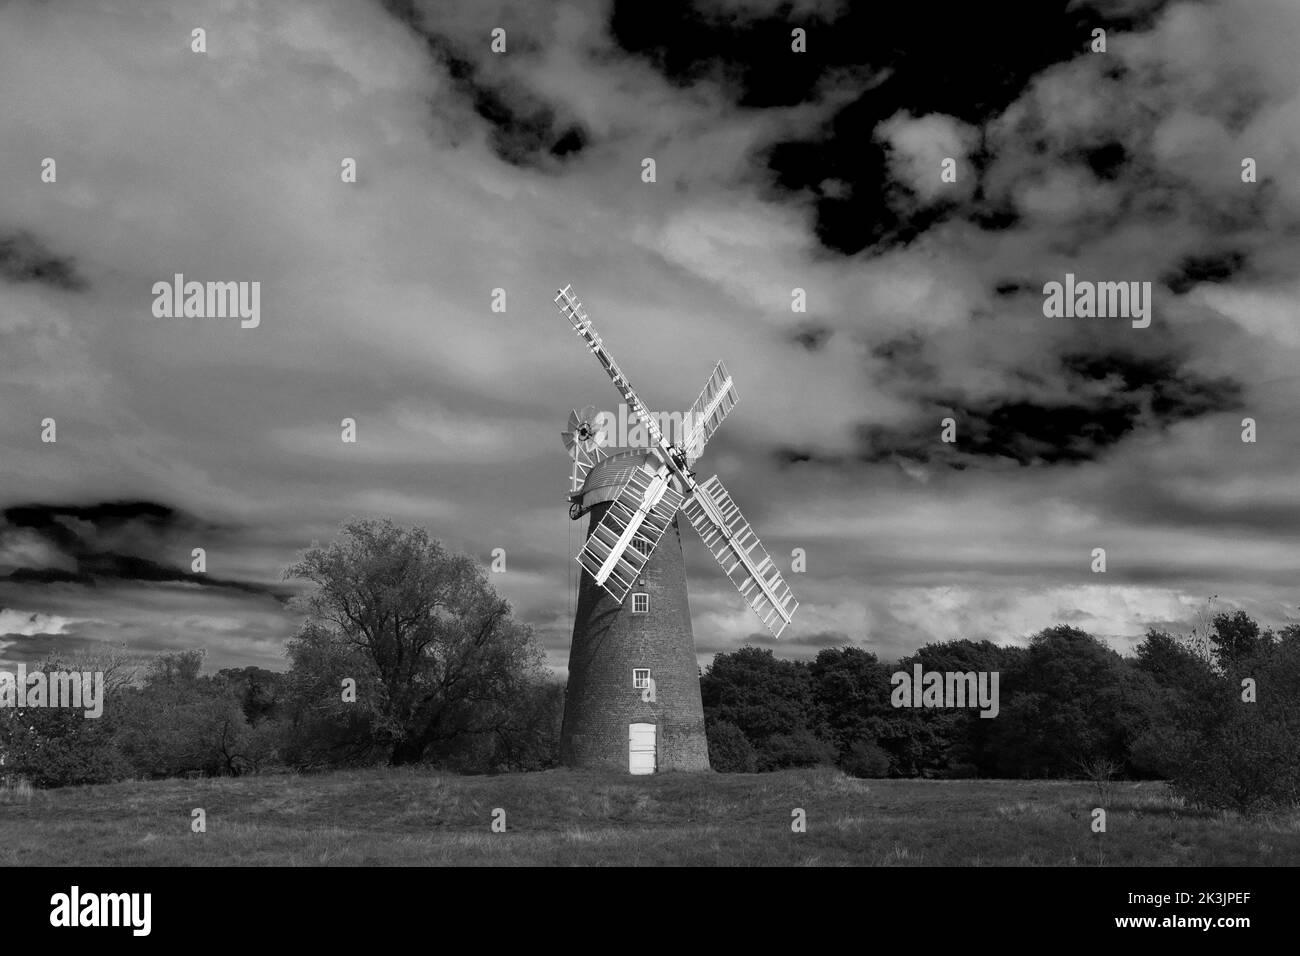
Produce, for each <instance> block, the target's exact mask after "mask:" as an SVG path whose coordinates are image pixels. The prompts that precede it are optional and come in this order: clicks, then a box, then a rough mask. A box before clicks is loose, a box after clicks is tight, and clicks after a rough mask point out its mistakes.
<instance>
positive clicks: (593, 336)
mask: <svg viewBox="0 0 1300 956" xmlns="http://www.w3.org/2000/svg"><path fill="white" fill-rule="evenodd" d="M555 305H556V307H557V308H559V310H560V312H561V313H562V314H563V315H564V317H565V318H567V319H568V320H569V324H570V325H572V326H573V331H575V332H577V333H578V335H580V336H581V337H582V339H583V341H584V342H586V343H587V348H588V349H590V350H591V354H592V355H594V356H596V360H597V361H598V362H600V364H601V367H603V368H604V369H605V374H607V375H608V376H609V378H610V381H612V382H613V383H614V387H615V388H616V389H618V392H619V394H620V395H622V396H623V401H624V402H626V403H627V407H628V410H629V411H630V412H631V413H632V414H633V415H634V416H635V417H636V420H637V421H638V422H640V423H641V424H642V425H643V426H644V427H645V430H646V432H647V434H649V436H650V439H651V442H652V443H653V445H654V446H655V447H656V448H662V449H665V450H666V449H667V445H668V443H667V442H665V441H664V436H663V432H662V431H660V430H659V423H658V422H656V421H655V420H654V416H653V415H651V414H650V409H648V408H646V406H645V403H644V402H643V401H641V399H640V397H639V396H638V395H637V393H636V392H635V390H633V388H632V383H631V382H629V381H628V380H627V376H626V375H624V374H623V370H622V369H621V368H619V367H618V363H617V362H615V361H614V356H613V355H611V354H610V352H609V349H607V348H605V343H604V340H603V339H601V337H600V336H599V335H598V334H597V333H596V330H595V329H594V328H592V325H591V319H589V318H587V311H586V310H585V309H584V308H583V307H582V303H581V302H579V301H578V298H577V296H575V295H574V294H573V287H572V286H569V285H566V286H565V287H564V288H563V289H561V290H560V291H559V292H557V293H555Z"/></svg>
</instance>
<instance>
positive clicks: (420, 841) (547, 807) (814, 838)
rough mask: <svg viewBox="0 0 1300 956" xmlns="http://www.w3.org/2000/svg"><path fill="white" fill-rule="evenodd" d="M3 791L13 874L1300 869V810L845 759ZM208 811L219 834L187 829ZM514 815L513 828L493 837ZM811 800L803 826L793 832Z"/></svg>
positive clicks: (5, 858) (0, 834)
mask: <svg viewBox="0 0 1300 956" xmlns="http://www.w3.org/2000/svg"><path fill="white" fill-rule="evenodd" d="M20 786H21V784H15V785H14V786H12V787H10V786H8V785H6V787H5V789H4V790H0V802H3V803H5V804H6V805H7V806H6V808H5V810H4V811H3V812H2V813H0V866H33V865H110V864H114V865H139V866H163V865H182V866H184V865H198V866H221V865H231V864H237V865H262V864H279V865H290V866H350V865H363V864H365V865H483V866H502V865H566V864H576V865H647V866H648V865H661V864H680V865H706V864H731V865H781V866H842V865H873V866H1006V865H1011V866H1097V865H1105V866H1134V865H1144V866H1169V865H1250V864H1268V865H1273V866H1278V865H1296V864H1297V863H1300V814H1290V815H1278V816H1273V817H1265V818H1259V819H1254V820H1249V819H1244V818H1240V817H1237V816H1235V815H1232V814H1223V813H1197V812H1193V811H1190V810H1189V809H1188V808H1186V807H1185V806H1183V805H1182V803H1181V802H1180V801H1178V800H1177V799H1175V798H1173V797H1171V796H1170V795H1169V794H1168V792H1167V791H1166V789H1165V787H1164V786H1163V785H1161V784H1154V783H1144V784H1137V785H1134V784H1129V783H1122V784H1117V785H1116V787H1115V789H1114V791H1113V793H1112V794H1111V799H1110V801H1109V804H1108V805H1107V806H1106V811H1107V832H1106V833H1105V834H1094V833H1092V832H1091V829H1090V826H1089V825H1090V823H1091V812H1092V809H1093V807H1094V806H1096V805H1097V793H1096V790H1095V788H1094V787H1093V786H1092V785H1091V784H1090V783H1087V782H1083V781H1080V782H1049V781H980V780H959V781H910V780H871V781H863V780H854V779H852V778H849V777H845V776H843V775H842V774H840V773H838V772H835V771H831V770H810V771H788V772H784V773H778V774H763V775H757V774H734V775H721V774H717V775H714V774H710V775H683V774H662V775H658V776H654V777H638V778H632V777H627V776H623V775H606V774H601V773H593V772H583V771H570V770H555V771H548V772H546V773H537V774H509V775H501V776H484V777H455V776H450V775H445V774H440V773H436V772H433V771H429V770H424V769H403V770H388V769H376V770H365V771H345V772H339V773H332V774H323V775H320V776H264V777H253V778H241V779H217V780H167V781H155V782H135V783H121V784H114V785H111V786H96V787H70V788H66V789H61V790H52V791H36V792H35V793H34V794H33V793H32V791H31V789H30V787H28V788H26V790H25V791H21V792H25V794H26V796H18V794H19V793H20V789H19V787H20ZM196 807H201V808H202V809H203V810H204V811H205V812H206V816H207V831H206V832H205V833H200V834H195V833H192V832H191V831H190V821H191V811H192V810H193V809H194V808H196ZM498 807H500V808H502V809H504V810H505V811H506V825H507V829H506V832H505V833H494V832H492V830H491V822H492V811H493V810H494V809H495V808H498ZM796 807H798V808H802V809H803V810H804V811H805V812H806V815H807V832H805V833H793V832H791V829H790V824H791V819H792V818H791V811H792V810H793V809H794V808H796Z"/></svg>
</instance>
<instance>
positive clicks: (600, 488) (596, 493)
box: [579, 449, 658, 508]
mask: <svg viewBox="0 0 1300 956" xmlns="http://www.w3.org/2000/svg"><path fill="white" fill-rule="evenodd" d="M647 462H651V464H650V467H651V468H652V469H653V468H654V467H655V465H656V464H657V463H658V459H657V458H655V456H654V455H652V454H650V453H649V452H647V451H644V450H641V449H636V450H633V451H622V452H618V453H616V454H613V455H611V456H610V457H608V458H606V459H604V460H602V461H601V462H599V463H598V464H596V465H593V466H592V469H591V471H589V472H587V480H586V481H584V482H583V483H582V491H581V492H579V495H580V496H581V500H582V506H583V507H584V508H590V507H591V506H592V505H598V504H600V503H601V502H602V501H613V500H614V499H615V498H616V497H618V492H619V489H620V488H622V487H623V484H624V483H625V482H626V481H627V479H628V478H629V477H630V476H631V474H632V473H633V472H634V471H636V470H637V469H638V468H641V467H643V466H644V465H646V463H647Z"/></svg>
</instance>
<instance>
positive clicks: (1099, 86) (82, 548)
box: [0, 0, 1300, 669]
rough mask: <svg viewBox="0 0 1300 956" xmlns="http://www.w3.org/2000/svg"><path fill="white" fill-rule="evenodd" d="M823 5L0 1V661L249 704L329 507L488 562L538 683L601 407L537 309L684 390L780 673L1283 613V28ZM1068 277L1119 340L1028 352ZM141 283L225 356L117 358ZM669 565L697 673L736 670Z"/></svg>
mask: <svg viewBox="0 0 1300 956" xmlns="http://www.w3.org/2000/svg"><path fill="white" fill-rule="evenodd" d="M856 6H857V9H850V8H849V7H848V6H847V5H845V4H842V3H836V2H829V0H828V2H821V0H795V2H793V3H791V2H789V0H787V2H782V3H777V2H772V0H695V2H694V3H682V2H662V3H656V4H644V3H639V4H637V3H610V2H608V0H568V2H563V3H556V4H538V3H531V2H525V0H514V2H482V0H463V2H458V3H452V2H446V0H437V2H428V3H418V2H416V3H412V2H401V0H393V2H390V3H380V2H374V3H362V2H347V3H344V2H338V3H321V2H318V0H275V2H269V0H268V2H253V0H244V2H230V3H217V2H193V3H186V2H176V3H169V4H167V5H166V6H165V7H160V6H158V5H153V4H144V3H139V2H136V3H125V2H119V3H113V2H105V3H99V4H93V5H91V4H48V3H35V2H22V0H18V2H14V3H9V4H6V5H4V6H3V7H0V103H2V104H3V108H0V176H3V189H0V659H3V660H5V661H16V660H20V659H23V660H31V659H34V658H39V657H41V656H43V655H44V654H45V653H46V652H47V651H48V650H51V649H59V650H65V651H67V650H73V651H75V650H85V649H93V648H95V647H97V646H99V645H101V644H107V645H111V646H113V647H116V648H125V649H126V650H128V651H129V652H131V653H138V654H152V653H157V652H160V651H164V650H176V649H183V648H189V647H205V648H207V651H208V662H209V664H210V665H212V666H218V667H220V666H232V665H243V664H259V665H263V666H270V667H283V666H284V660H283V656H282V653H283V646H284V642H285V640H286V639H287V638H288V637H289V636H291V635H292V633H293V632H294V630H295V629H296V627H297V625H298V616H297V614H296V613H295V612H294V611H293V610H292V609H291V608H290V607H288V606H287V603H286V602H287V600H288V599H289V598H290V597H291V596H292V594H293V593H294V589H293V587H292V586H291V585H289V584H287V583H286V582H284V581H283V580H282V577H281V572H282V570H283V569H284V568H285V567H286V566H287V565H288V564H290V563H291V562H292V561H293V560H294V558H295V556H296V554H297V553H298V552H299V551H300V550H301V549H303V548H305V547H307V546H309V545H310V544H311V543H312V542H313V540H318V541H321V542H325V541H328V540H329V539H330V538H331V537H332V536H333V535H334V533H335V532H336V530H337V528H338V526H339V524H340V523H341V522H342V521H343V520H344V519H345V518H347V517H348V516H351V515H355V516H392V517H393V518H394V519H395V520H397V521H398V522H400V523H403V524H408V525H409V524H419V525H423V526H425V527H427V528H428V529H429V530H430V533H431V534H433V535H434V536H435V537H438V538H440V539H441V540H442V541H443V542H444V543H446V544H447V545H448V546H449V547H452V548H455V549H458V550H466V551H470V552H472V553H474V554H476V555H478V556H480V557H481V559H482V560H483V561H484V563H485V564H486V563H487V561H488V560H489V558H490V555H491V553H492V550H493V549H494V548H504V549H505V551H506V554H507V571H506V573H504V574H497V575H494V576H493V582H494V583H495V584H496V585H497V587H498V588H499V589H500V591H501V592H502V593H503V594H504V595H505V596H507V597H508V598H509V599H510V600H511V602H512V603H513V605H514V607H515V609H516V613H517V614H518V616H520V617H521V618H523V619H524V620H527V621H529V622H531V623H532V624H533V625H534V626H535V628H536V630H537V633H538V634H539V636H540V637H541V638H542V639H543V640H544V642H545V644H546V646H547V648H548V651H549V652H550V655H551V660H552V662H553V663H554V664H555V665H556V666H557V668H559V669H563V666H564V663H565V658H566V655H567V646H568V638H569V629H570V627H571V617H570V597H571V595H570V587H571V583H572V573H571V570H570V569H571V568H576V565H574V564H573V563H572V560H571V555H572V554H573V553H574V552H575V551H576V548H577V546H578V538H579V534H580V530H579V528H578V526H577V525H576V524H572V523H571V522H570V521H569V519H568V515H567V508H566V502H565V500H564V492H565V490H566V487H567V472H568V460H567V458H566V456H565V453H564V450H563V448H562V446H561V444H560V441H559V437H558V432H559V431H560V429H561V428H562V427H563V425H564V421H565V418H566V416H567V413H568V411H569V409H570V408H571V407H574V406H578V407H581V406H583V405H585V404H594V405H596V406H598V407H600V408H611V409H612V408H614V407H616V406H615V402H616V399H617V395H616V393H615V392H614V390H613V388H612V386H611V385H610V383H609V382H608V380H607V379H606V378H605V376H604V374H603V373H602V372H601V370H600V368H599V366H598V365H597V364H596V362H595V361H594V360H593V359H592V358H591V356H590V355H589V354H588V353H587V352H586V351H585V350H584V349H583V348H582V347H581V345H580V343H579V341H578V340H577V338H576V337H575V336H574V335H573V334H572V332H571V331H570V330H569V329H568V326H567V325H566V323H565V322H564V320H563V318H562V317H561V316H560V315H559V314H558V313H557V312H556V311H555V309H554V306H553V305H552V302H551V298H552V296H553V294H554V290H555V288H556V287H557V286H559V285H563V284H565V283H567V282H572V283H573V285H574V288H575V289H576V290H577V291H578V293H579V295H580V296H581V297H582V298H583V300H584V301H585V303H586V304H587V307H588V310H589V312H590V314H591V317H592V319H593V321H594V322H595V324H596V326H597V328H598V329H599V330H600V332H601V333H602V334H603V335H604V337H605V340H606V342H607V344H609V345H610V347H611V348H612V350H613V352H614V354H615V355H616V357H617V358H618V359H619V361H620V363H621V364H622V366H623V368H624V370H625V371H626V372H627V373H628V374H629V375H630V377H631V379H632V381H633V383H634V384H635V385H636V386H637V388H638V389H639V391H640V392H641V394H642V397H643V398H645V399H646V401H647V402H648V403H649V404H650V405H651V406H652V407H656V408H663V409H669V410H684V409H685V408H686V407H687V406H688V405H689V403H690V402H691V401H692V400H693V399H694V397H695V395H696V394H697V393H698V391H699V389H700V387H701V386H702V384H703V382H704V380H705V378H706V377H707V375H708V373H709V371H710V369H711V368H712V365H713V363H714V362H715V361H716V360H717V359H719V358H722V359H725V360H726V362H727V364H728V367H729V369H730V371H731V372H732V374H733V375H734V376H735V378H736V381H737V389H738V391H739V394H740V404H739V405H738V406H737V408H736V410H735V411H734V412H733V413H732V415H731V417H730V418H729V419H728V420H727V422H726V424H725V425H724V426H723V427H722V429H721V430H720V431H719V432H718V434H717V435H716V437H715V438H714V439H713V441H712V443H711V444H710V446H709V449H708V451H707V453H706V455H705V457H704V459H703V460H702V461H701V463H700V470H701V476H702V477H703V476H707V475H709V474H712V473H714V472H715V471H716V472H717V473H718V474H719V475H720V476H721V477H722V479H723V481H724V482H725V483H726V485H727V487H728V489H729V490H730V491H731V493H732V495H733V497H734V498H735V499H736V501H737V502H738V503H739V504H740V506H741V507H742V508H743V509H744V510H745V512H746V515H747V516H748V517H749V518H750V520H751V521H752V522H753V524H754V526H755V529H756V530H757V531H758V533H759V534H760V535H761V536H762V538H763V540H764V542H765V544H766V545H767V546H768V548H769V550H770V551H771V552H772V553H773V555H776V556H785V560H787V562H788V556H789V554H790V552H791V550H792V549H794V548H803V549H805V550H806V552H807V572H806V573H803V574H788V575H787V579H788V580H789V583H790V584H791V586H792V587H793V588H794V590H795V592H796V594H797V596H798V597H799V599H800V601H801V606H800V608H799V611H798V615H797V617H796V619H795V621H794V623H793V624H792V625H791V626H790V627H789V628H788V629H787V630H786V632H785V636H784V637H783V638H782V640H781V642H780V645H779V650H778V653H783V654H788V655H791V656H807V655H810V654H813V653H815V652H816V651H817V649H818V648H820V647H822V646H827V645H834V644H841V643H845V642H852V643H855V644H859V645H861V646H863V647H866V648H869V649H871V650H874V651H876V652H878V653H880V654H881V655H883V656H886V657H892V656H895V655H897V654H900V653H904V652H906V651H908V650H911V649H913V648H915V647H916V646H918V645H920V644H922V643H925V642H927V641H930V640H948V639H954V638H959V637H970V638H984V637H988V638H991V639H993V640H996V641H999V642H1017V641H1023V640H1024V639H1025V638H1026V637H1027V636H1028V635H1030V634H1031V633H1033V632H1034V631H1036V630H1038V629H1040V628H1043V627H1046V626H1050V625H1054V624H1058V623H1070V624H1075V625H1077V626H1080V627H1083V628H1085V629H1087V630H1090V631H1092V632H1093V633H1096V634H1098V635H1101V636H1104V637H1106V638H1107V639H1108V640H1110V641H1111V642H1112V644H1113V645H1114V646H1115V647H1116V648H1117V649H1119V650H1125V649H1127V648H1129V647H1131V645H1132V643H1133V641H1134V640H1135V639H1136V638H1138V637H1140V635H1141V634H1142V633H1143V632H1144V631H1145V629H1146V628H1148V627H1150V626H1152V625H1155V626H1167V627H1171V628H1175V629H1179V630H1185V629H1186V628H1187V627H1188V626H1190V621H1191V619H1192V617H1193V615H1194V613H1195V611H1196V608H1197V607H1198V606H1200V605H1202V604H1204V602H1205V600H1206V598H1207V597H1208V596H1209V595H1212V594H1214V595H1218V602H1217V603H1218V604H1219V605H1220V606H1223V607H1243V608H1245V609H1247V610H1248V611H1250V612H1251V613H1252V614H1255V615H1257V616H1259V617H1260V618H1261V619H1262V620H1264V621H1266V622H1268V623H1270V624H1273V625H1278V624H1282V623H1285V622H1288V621H1295V620H1300V611H1298V610H1297V605H1298V604H1300V585H1297V580H1300V483H1298V482H1297V480H1296V471H1297V469H1296V465H1297V463H1300V421H1297V418H1296V415H1295V414H1294V411H1293V410H1294V409H1295V408H1296V406H1297V398H1298V397H1300V382H1298V380H1297V377H1296V373H1295V368H1296V366H1297V359H1298V358H1300V321H1298V320H1300V316H1297V311H1296V306H1297V302H1298V300H1300V176H1297V175H1296V170H1297V168H1298V167H1300V57H1297V56H1296V50H1297V48H1300V4H1297V3H1295V2H1294V0H1208V2H1202V0H1197V2H1168V0H1026V2H1022V3H1002V4H996V5H991V6H994V7H996V8H997V9H999V10H1002V11H1004V12H1001V13H997V14H990V13H988V12H987V8H988V7H989V6H990V5H979V4H970V3H960V4H952V5H948V4H944V3H936V2H929V3H924V2H917V3H906V4H898V5H896V6H897V7H898V8H899V10H896V11H895V12H887V11H886V10H885V9H883V8H884V5H882V4H874V3H873V4H866V3H862V4H858V5H856ZM196 27H201V28H203V29H204V30H205V31H206V45H207V51H206V53H196V52H193V51H192V50H191V31H192V30H193V29H194V28H196ZM498 27H499V28H502V29H504V30H505V31H506V52H505V53H494V52H492V50H491V42H492V39H491V33H492V31H493V29H494V28H498ZM795 27H800V28H803V29H805V30H806V31H807V52H805V53H796V52H793V51H792V50H791V30H792V29H793V28H795ZM1096 27H1101V28H1104V29H1105V30H1106V41H1107V49H1106V52H1105V53H1094V52H1092V51H1091V50H1090V48H1089V46H1090V42H1091V37H1092V30H1093V29H1094V28H1096ZM647 157H649V158H653V159H654V160H655V164H656V174H657V175H656V182H654V183H644V182H642V178H641V172H642V160H643V159H645V158H647ZM46 158H52V159H54V160H55V162H56V176H57V178H56V181H55V182H44V181H43V180H42V175H41V173H42V162H43V160H45V159H46ZM344 158H353V159H355V161H356V167H357V181H356V182H355V183H345V182H343V181H342V176H341V175H340V172H341V163H342V162H343V160H344ZM945 158H951V159H953V160H955V169H956V172H957V180H956V182H943V181H942V180H941V178H940V165H941V163H942V162H943V160H944V159H945ZM1245 158H1251V159H1254V160H1255V163H1256V165H1257V169H1258V173H1257V181H1256V182H1254V183H1246V182H1243V181H1242V161H1243V159H1245ZM1067 272H1072V273H1074V274H1075V275H1076V276H1078V277H1079V278H1080V279H1089V280H1098V281H1149V282H1151V283H1152V290H1153V296H1154V312H1153V314H1154V318H1153V320H1152V322H1151V325H1150V327H1149V328H1145V329H1138V328H1133V327H1132V324H1131V323H1130V322H1129V321H1128V320H1126V319H1123V318H1046V317H1045V316H1044V314H1043V294H1042V290H1043V285H1044V283H1046V282H1049V281H1053V280H1057V281H1060V280H1062V279H1063V277H1064V275H1065V274H1066V273H1067ZM175 273H183V274H184V275H185V276H186V278H187V279H195V280H199V281H210V280H212V281H215V280H232V281H258V282H260V283H261V322H260V325H259V326H258V327H257V328H249V329H244V328H241V327H240V322H239V320H238V319H228V318H198V317H190V318H183V317H182V318H156V317H155V316H154V315H153V312H152V304H153V298H154V297H153V294H152V291H151V290H152V287H153V284H154V283H155V282H159V281H170V279H171V277H172V276H173V275H174V274H175ZM497 288H501V289H505V290H506V311H505V312H504V313H501V312H494V311H492V308H491V305H492V290H493V289H497ZM795 288H802V289H804V290H805V291H806V294H807V311H806V312H805V313H796V312H794V311H792V308H791V301H792V294H791V290H792V289H795ZM347 417H350V418H354V419H355V420H356V422H357V441H356V443H355V444H345V443H343V442H342V441H341V438H340V422H341V420H342V419H344V418H347ZM946 417H952V418H953V419H955V421H956V423H957V441H956V442H955V443H951V444H945V443H943V442H941V441H940V430H941V426H940V422H941V420H942V419H944V418H946ZM1245 417H1251V418H1254V419H1255V420H1256V422H1257V429H1258V441H1257V442H1255V443H1252V444H1248V443H1244V442H1243V441H1242V440H1241V433H1242V424H1241V423H1242V419H1243V418H1245ZM47 418H53V419H55V421H56V423H57V441H56V442H54V443H48V442H43V441H42V424H41V423H42V421H43V420H44V419H47ZM584 524H585V522H584ZM685 540H686V548H687V563H688V573H689V575H690V579H691V605H692V611H693V614H694V625H695V636H696V641H697V645H698V647H699V650H700V652H701V656H702V658H703V659H704V660H706V661H707V659H708V658H709V657H710V656H711V655H712V654H713V653H716V652H717V651H719V650H726V649H734V648H736V647H739V646H741V645H742V644H743V643H745V642H746V641H757V642H762V643H766V644H771V643H772V642H771V641H770V640H767V639H766V638H764V637H762V636H760V635H759V634H758V632H759V630H760V624H759V622H758V620H757V619H756V618H755V617H753V615H752V613H751V612H750V611H749V610H748V609H747V607H746V605H745V603H744V602H743V600H742V599H741V598H740V597H739V595H737V594H736V593H735V592H734V591H733V590H732V589H731V587H730V585H729V584H728V583H727V581H726V579H725V578H724V577H723V576H722V575H721V573H720V572H719V571H718V570H717V568H716V567H715V566H714V565H713V564H712V560H711V558H710V557H709V555H708V553H707V552H706V551H705V549H704V548H703V546H701V545H700V544H699V543H698V542H696V541H694V540H693V535H689V532H688V537H687V538H686V539H685ZM195 547H202V548H204V549H205V550H206V552H207V573H206V574H204V575H194V574H192V573H191V572H190V552H191V549H192V548H195ZM1097 547H1102V548H1105V549H1106V555H1107V570H1106V572H1105V573H1104V574H1097V573H1093V572H1092V570H1091V565H1092V550H1093V549H1094V548H1097ZM787 567H788V564H787Z"/></svg>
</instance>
